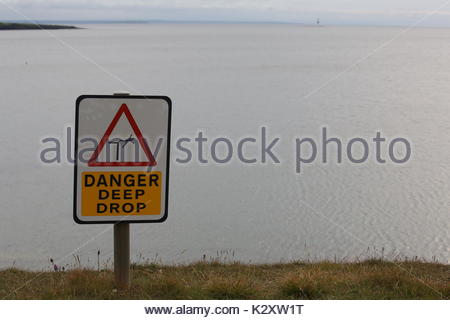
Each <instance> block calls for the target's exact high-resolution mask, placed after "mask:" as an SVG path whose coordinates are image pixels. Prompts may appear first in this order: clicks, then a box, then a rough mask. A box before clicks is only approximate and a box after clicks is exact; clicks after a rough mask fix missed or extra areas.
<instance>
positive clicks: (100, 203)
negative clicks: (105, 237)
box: [74, 95, 172, 223]
mask: <svg viewBox="0 0 450 320" xmlns="http://www.w3.org/2000/svg"><path fill="white" fill-rule="evenodd" d="M171 110H172V103H171V100H170V99H169V98H168V97H164V96H123V95H122V96H120V95H112V96H108V95H83V96H80V97H79V98H78V99H77V102H76V124H75V155H76V161H75V181H74V182H75V185H74V220H75V221H76V222H77V223H115V222H163V221H164V220H166V219H167V204H168V190H169V150H170V124H171Z"/></svg>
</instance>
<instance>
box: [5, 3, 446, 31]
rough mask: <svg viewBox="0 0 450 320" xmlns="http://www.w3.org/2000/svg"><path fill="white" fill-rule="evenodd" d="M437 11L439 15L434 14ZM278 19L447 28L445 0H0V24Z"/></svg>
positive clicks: (303, 21)
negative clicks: (417, 24)
mask: <svg viewBox="0 0 450 320" xmlns="http://www.w3.org/2000/svg"><path fill="white" fill-rule="evenodd" d="M437 9H439V10H438V11H436V10H437ZM24 16H26V17H28V18H31V19H34V20H192V21H199V20H200V21H202V20H203V21H279V22H298V23H314V22H315V21H316V19H317V18H318V17H320V19H321V21H322V23H323V24H335V25H336V24H337V25H342V24H344V25H346V24H349V25H354V24H360V25H410V24H413V23H415V22H416V21H418V20H420V19H422V18H423V17H424V16H428V18H427V19H425V20H423V22H422V23H421V24H420V25H422V26H446V27H450V0H0V20H25V18H24Z"/></svg>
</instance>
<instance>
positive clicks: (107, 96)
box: [73, 95, 172, 224]
mask: <svg viewBox="0 0 450 320" xmlns="http://www.w3.org/2000/svg"><path fill="white" fill-rule="evenodd" d="M83 99H122V100H124V99H148V100H156V99H158V100H164V101H166V102H167V106H168V108H169V113H168V116H169V119H168V126H167V161H166V162H167V163H166V197H165V209H164V215H163V216H162V217H161V219H158V220H108V221H83V220H80V219H78V217H77V177H78V116H79V108H80V102H81V101H82V100H83ZM171 126H172V100H170V98H169V97H167V96H143V95H126V96H125V95H81V96H79V97H78V98H77V101H76V106H75V153H74V154H75V164H74V181H73V182H74V183H73V186H74V187H73V220H74V221H75V222H76V223H78V224H115V223H119V222H126V223H161V222H164V221H166V220H167V213H168V207H169V171H170V135H171Z"/></svg>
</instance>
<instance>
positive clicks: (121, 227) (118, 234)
mask: <svg viewBox="0 0 450 320" xmlns="http://www.w3.org/2000/svg"><path fill="white" fill-rule="evenodd" d="M114 277H115V279H116V284H117V287H118V288H120V289H128V288H129V287H130V224H129V223H128V222H118V223H116V224H115V225H114Z"/></svg>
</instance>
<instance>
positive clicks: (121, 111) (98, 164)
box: [88, 103, 156, 167]
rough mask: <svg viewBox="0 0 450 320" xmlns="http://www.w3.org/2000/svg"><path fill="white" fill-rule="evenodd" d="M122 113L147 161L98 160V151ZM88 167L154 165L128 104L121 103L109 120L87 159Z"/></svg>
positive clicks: (153, 159) (101, 148)
mask: <svg viewBox="0 0 450 320" xmlns="http://www.w3.org/2000/svg"><path fill="white" fill-rule="evenodd" d="M122 114H125V116H126V117H127V119H128V122H129V123H130V125H131V128H132V129H133V131H134V134H135V135H136V137H137V139H138V141H139V144H140V145H141V147H142V149H144V152H145V155H146V156H147V159H148V161H141V162H130V161H128V162H107V161H105V162H98V161H97V158H98V155H99V154H100V152H101V151H102V150H103V147H104V146H105V143H106V142H107V141H108V139H109V136H110V135H111V132H112V131H113V130H114V128H115V127H116V125H117V122H119V119H120V117H121V116H122ZM88 166H89V167H125V166H126V167H128V166H134V167H143V166H148V167H154V166H156V161H155V158H154V157H153V154H152V152H151V151H150V148H149V147H148V144H147V141H146V140H145V139H144V137H143V136H142V132H141V130H140V129H139V127H138V125H137V123H136V121H135V120H134V118H133V116H132V115H131V112H130V109H128V106H127V105H126V104H125V103H123V104H122V105H121V106H120V108H119V110H118V111H117V113H116V115H115V116H114V118H113V120H112V121H111V123H110V125H109V126H108V128H107V129H106V132H105V134H104V135H103V138H102V140H100V143H99V144H98V146H97V148H96V149H95V151H94V153H93V154H92V156H91V158H90V159H89V161H88Z"/></svg>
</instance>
